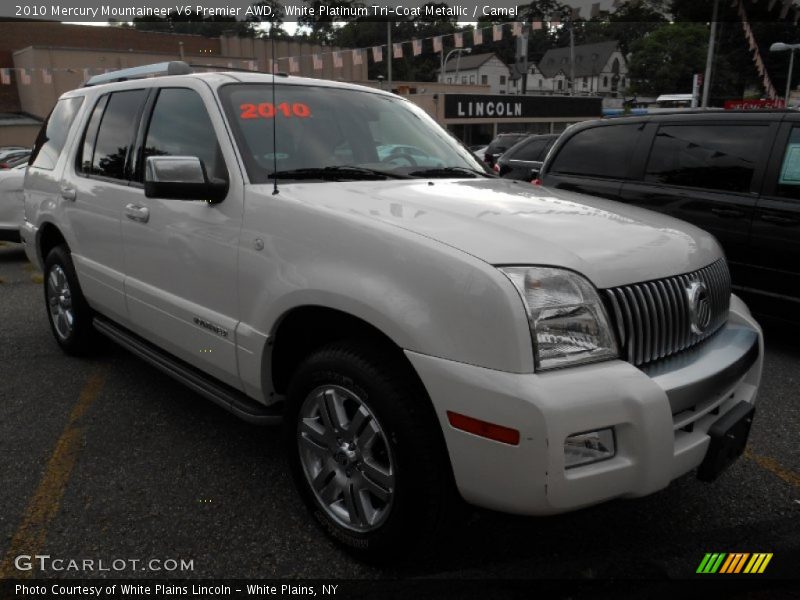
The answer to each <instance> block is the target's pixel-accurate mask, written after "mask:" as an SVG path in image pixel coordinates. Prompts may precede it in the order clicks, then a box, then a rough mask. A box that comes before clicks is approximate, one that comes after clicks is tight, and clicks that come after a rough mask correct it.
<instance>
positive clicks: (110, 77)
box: [83, 60, 192, 87]
mask: <svg viewBox="0 0 800 600" xmlns="http://www.w3.org/2000/svg"><path fill="white" fill-rule="evenodd" d="M191 72H192V68H191V67H190V66H189V65H187V64H186V63H185V62H183V61H182V60H173V61H170V62H162V63H154V64H152V65H143V66H141V67H131V68H130V69H120V70H119V71H111V72H110V73H103V74H102V75H95V76H94V77H90V78H89V79H88V80H87V81H86V83H84V84H83V85H84V87H88V86H92V85H100V84H102V83H113V82H115V81H127V80H128V79H143V78H145V77H158V76H159V75H188V74H189V73H191Z"/></svg>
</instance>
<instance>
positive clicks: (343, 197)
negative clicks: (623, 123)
mask: <svg viewBox="0 0 800 600" xmlns="http://www.w3.org/2000/svg"><path fill="white" fill-rule="evenodd" d="M320 185H321V184H319V183H291V184H284V185H283V186H282V187H281V195H283V196H285V197H286V198H287V199H292V200H297V201H300V202H303V203H305V204H312V205H318V206H319V207H320V208H324V209H327V210H332V211H337V212H339V211H341V212H345V213H349V214H351V215H352V214H353V213H357V214H360V215H362V216H364V217H367V218H369V219H375V220H379V221H382V222H384V223H390V224H392V225H395V226H397V227H402V228H404V229H407V230H410V231H413V232H415V233H418V234H419V235H423V236H425V237H427V238H430V239H433V240H437V241H438V242H441V243H443V244H447V245H448V246H452V247H453V248H457V249H459V250H462V251H463V252H467V253H469V254H471V255H473V256H475V257H477V258H479V259H481V260H483V261H486V262H488V263H490V264H492V265H547V266H555V267H564V268H568V269H572V270H574V271H577V272H579V273H582V274H583V275H585V276H586V277H588V278H589V279H590V280H591V281H592V282H593V283H594V284H595V285H596V286H597V287H598V288H607V287H613V286H617V285H623V284H628V283H634V282H638V281H647V280H651V279H658V278H661V277H668V276H671V275H678V274H681V273H687V272H689V271H694V270H696V269H699V268H701V267H704V266H706V265H708V264H710V263H712V262H714V261H715V260H717V259H718V258H720V257H721V256H722V250H721V249H720V247H719V245H718V244H717V242H716V240H715V239H714V238H713V236H711V235H710V234H708V233H706V232H704V231H702V230H700V229H698V228H697V227H695V226H693V225H690V224H688V223H686V222H684V221H680V220H678V219H674V218H672V217H668V216H665V215H662V214H660V213H656V212H653V211H649V210H645V209H642V208H638V207H635V206H630V205H627V204H623V203H621V202H615V201H612V200H604V199H599V198H594V197H591V196H584V195H581V194H574V193H570V192H564V191H560V190H559V191H554V190H551V189H548V188H543V187H536V186H532V185H531V184H528V183H525V182H517V181H512V180H508V179H469V180H449V179H444V180H443V179H433V180H427V179H414V180H390V181H367V182H364V181H359V182H336V183H329V184H327V185H326V187H325V190H324V194H321V193H320V192H321V191H322V190H321V188H320V187H319V186H320ZM259 187H260V186H259ZM270 192H271V187H270Z"/></svg>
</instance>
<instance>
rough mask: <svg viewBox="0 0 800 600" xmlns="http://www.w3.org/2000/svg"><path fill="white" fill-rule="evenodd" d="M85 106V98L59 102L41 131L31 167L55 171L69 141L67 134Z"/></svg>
mask: <svg viewBox="0 0 800 600" xmlns="http://www.w3.org/2000/svg"><path fill="white" fill-rule="evenodd" d="M81 104H83V98H82V97H78V98H64V99H62V100H59V101H58V103H57V104H56V106H55V108H54V109H53V112H51V113H50V116H49V117H48V118H47V121H45V122H44V124H43V125H42V128H41V130H39V136H38V137H37V138H36V144H35V145H34V147H33V152H32V153H31V159H30V164H31V166H34V167H38V168H40V169H55V167H56V162H58V157H59V156H60V155H61V150H62V149H63V148H64V143H65V142H66V141H67V133H68V132H69V127H70V125H72V121H74V120H75V115H77V114H78V109H79V108H80V107H81Z"/></svg>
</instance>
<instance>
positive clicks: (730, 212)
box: [711, 208, 744, 217]
mask: <svg viewBox="0 0 800 600" xmlns="http://www.w3.org/2000/svg"><path fill="white" fill-rule="evenodd" d="M711 212H712V213H714V214H715V215H719V216H720V217H743V216H744V212H742V211H741V210H736V209H735V208H712V209H711Z"/></svg>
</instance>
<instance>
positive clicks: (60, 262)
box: [44, 245, 96, 356]
mask: <svg viewBox="0 0 800 600" xmlns="http://www.w3.org/2000/svg"><path fill="white" fill-rule="evenodd" d="M44 300H45V306H46V308H47V317H48V320H49V322H50V329H51V330H52V332H53V336H54V337H55V338H56V342H58V345H59V346H61V349H62V350H64V352H66V353H67V354H73V355H78V356H80V355H85V354H87V353H88V352H89V351H90V349H91V348H92V344H93V342H95V340H96V336H95V332H94V329H93V327H92V309H91V308H89V304H88V303H87V302H86V298H84V297H83V292H81V287H80V285H79V284H78V277H77V275H76V274H75V266H74V265H73V263H72V256H71V255H70V253H69V250H68V249H67V247H66V246H63V245H62V246H56V247H55V248H53V249H52V250H50V252H49V253H48V255H47V258H46V259H45V263H44Z"/></svg>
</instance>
